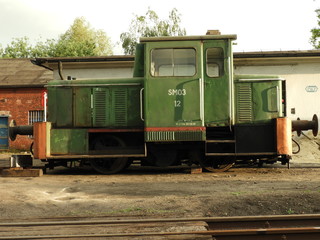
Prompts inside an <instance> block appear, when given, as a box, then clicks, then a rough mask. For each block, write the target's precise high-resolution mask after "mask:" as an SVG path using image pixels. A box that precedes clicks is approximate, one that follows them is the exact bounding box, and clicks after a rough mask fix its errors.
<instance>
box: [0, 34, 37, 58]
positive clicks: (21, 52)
mask: <svg viewBox="0 0 320 240" xmlns="http://www.w3.org/2000/svg"><path fill="white" fill-rule="evenodd" d="M30 51H31V45H30V42H29V39H28V38H27V37H22V38H14V39H13V40H12V41H11V44H10V45H8V46H7V47H6V48H5V49H1V57H4V58H28V57H29V56H30Z"/></svg>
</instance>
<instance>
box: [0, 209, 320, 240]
mask: <svg viewBox="0 0 320 240" xmlns="http://www.w3.org/2000/svg"><path fill="white" fill-rule="evenodd" d="M303 238H304V239H308V240H313V239H320V214H317V215H278V216H251V217H215V218H211V217H210V218H170V219H107V218H73V219H71V218H55V219H38V220H37V221H21V222H9V221H8V222H0V239H214V240H234V239H237V240H241V239H246V240H251V239H259V240H260V239H262V240H264V239H267V240H270V239H272V240H273V239H277V240H295V239H303Z"/></svg>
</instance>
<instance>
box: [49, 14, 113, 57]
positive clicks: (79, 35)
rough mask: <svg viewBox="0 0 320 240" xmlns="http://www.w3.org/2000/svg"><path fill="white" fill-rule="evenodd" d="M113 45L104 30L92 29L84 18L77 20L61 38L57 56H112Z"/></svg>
mask: <svg viewBox="0 0 320 240" xmlns="http://www.w3.org/2000/svg"><path fill="white" fill-rule="evenodd" d="M111 54H112V45H111V41H110V39H109V37H107V35H106V34H105V32H103V31H102V30H95V29H93V28H91V26H90V24H89V23H88V22H87V21H86V19H85V18H84V17H80V18H76V19H75V20H74V22H73V24H72V25H71V26H70V28H69V29H68V30H67V31H66V32H65V33H64V34H62V35H61V36H60V38H59V40H58V42H57V44H56V49H55V56H56V57H62V56H73V57H78V56H102V55H111Z"/></svg>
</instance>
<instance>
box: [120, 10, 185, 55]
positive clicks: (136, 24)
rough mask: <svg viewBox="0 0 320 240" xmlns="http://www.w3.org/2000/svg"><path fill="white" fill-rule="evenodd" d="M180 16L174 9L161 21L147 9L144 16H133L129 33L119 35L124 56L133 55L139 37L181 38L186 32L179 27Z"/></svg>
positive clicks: (153, 12)
mask: <svg viewBox="0 0 320 240" xmlns="http://www.w3.org/2000/svg"><path fill="white" fill-rule="evenodd" d="M180 23H181V19H180V14H178V10H177V9H176V8H174V9H172V10H171V12H169V19H165V20H161V19H159V16H158V15H157V14H156V12H155V11H152V10H151V9H150V8H149V9H148V11H147V13H146V15H145V16H138V15H135V17H134V19H133V20H132V21H131V24H130V27H129V31H128V32H124V33H122V34H121V35H120V39H121V41H122V48H123V50H124V52H125V54H134V52H135V46H136V44H137V43H138V41H139V38H140V37H161V36H183V35H186V30H185V29H184V28H181V27H180Z"/></svg>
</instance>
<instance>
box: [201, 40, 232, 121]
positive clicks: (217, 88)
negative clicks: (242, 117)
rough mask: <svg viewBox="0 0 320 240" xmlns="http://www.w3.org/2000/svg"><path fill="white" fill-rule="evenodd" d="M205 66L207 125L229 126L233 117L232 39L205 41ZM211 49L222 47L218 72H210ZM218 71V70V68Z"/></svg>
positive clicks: (218, 60)
mask: <svg viewBox="0 0 320 240" xmlns="http://www.w3.org/2000/svg"><path fill="white" fill-rule="evenodd" d="M203 48H204V49H203V65H204V66H203V68H204V71H205V73H204V112H205V124H206V126H210V127H214V126H227V125H229V124H230V123H231V118H232V109H231V107H232V105H231V95H232V91H233V90H232V86H233V84H232V68H233V65H232V52H231V41H230V40H215V41H205V42H204V46H203ZM211 49H221V51H223V52H222V56H221V57H220V58H221V60H220V59H217V61H216V63H217V68H218V69H219V72H218V73H217V74H210V72H209V68H208V66H209V60H208V59H207V53H208V51H210V50H211ZM217 71H218V70H217Z"/></svg>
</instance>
